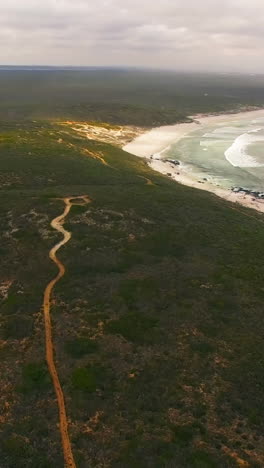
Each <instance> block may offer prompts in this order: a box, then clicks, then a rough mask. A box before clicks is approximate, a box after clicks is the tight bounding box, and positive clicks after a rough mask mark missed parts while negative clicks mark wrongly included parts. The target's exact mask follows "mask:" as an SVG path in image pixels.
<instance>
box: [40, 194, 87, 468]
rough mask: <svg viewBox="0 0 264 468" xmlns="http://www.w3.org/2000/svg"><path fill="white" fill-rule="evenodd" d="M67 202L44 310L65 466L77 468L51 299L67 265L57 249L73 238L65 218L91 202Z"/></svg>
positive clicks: (58, 227) (52, 252)
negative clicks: (56, 354)
mask: <svg viewBox="0 0 264 468" xmlns="http://www.w3.org/2000/svg"><path fill="white" fill-rule="evenodd" d="M74 200H79V202H78V201H77V203H73V202H72V201H74ZM63 201H64V203H65V209H64V212H63V213H62V214H61V215H60V216H58V217H57V218H54V219H53V220H52V222H51V226H52V227H53V229H56V231H59V232H60V233H61V234H62V235H63V239H62V240H61V241H60V242H58V243H57V244H56V245H55V246H54V247H53V248H52V249H51V250H50V252H49V257H50V259H51V260H52V261H53V262H54V263H55V264H56V265H57V267H58V269H59V272H58V274H57V276H56V277H55V278H54V279H53V280H52V281H50V283H49V284H48V285H47V287H46V289H45V292H44V302H43V311H44V321H45V335H46V360H47V364H48V368H49V372H50V375H51V378H52V382H53V386H54V390H55V393H56V397H57V402H58V410H59V421H60V433H61V440H62V446H63V454H64V463H65V468H76V465H75V461H74V457H73V454H72V449H71V443H70V438H69V433H68V420H67V413H66V408H65V400H64V394H63V390H62V387H61V384H60V380H59V376H58V372H57V369H56V364H55V360H54V347H53V341H52V324H51V316H50V299H51V293H52V290H53V288H54V286H55V285H56V283H57V282H58V281H59V280H60V279H61V278H62V276H63V275H64V273H65V266H64V265H63V263H61V261H60V260H59V259H58V258H57V256H56V253H57V251H58V250H59V249H60V248H61V247H62V246H63V245H65V244H66V243H67V242H68V241H69V240H70V238H71V233H70V232H68V231H66V230H65V229H64V227H63V223H64V220H65V218H66V216H67V215H68V214H69V212H70V209H71V207H72V205H74V204H78V205H82V204H86V203H90V200H89V198H88V197H87V196H86V195H84V196H80V197H69V198H63Z"/></svg>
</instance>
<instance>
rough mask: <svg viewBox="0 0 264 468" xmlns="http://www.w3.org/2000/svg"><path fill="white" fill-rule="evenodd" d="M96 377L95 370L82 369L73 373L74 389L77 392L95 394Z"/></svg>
mask: <svg viewBox="0 0 264 468" xmlns="http://www.w3.org/2000/svg"><path fill="white" fill-rule="evenodd" d="M96 383H97V382H96V375H95V372H94V371H93V369H91V368H85V367H80V368H78V369H75V370H74V371H73V373H72V387H73V388H74V389H75V390H82V391H84V392H89V393H90V392H94V391H95V390H96Z"/></svg>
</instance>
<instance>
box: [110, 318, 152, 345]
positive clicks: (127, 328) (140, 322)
mask: <svg viewBox="0 0 264 468" xmlns="http://www.w3.org/2000/svg"><path fill="white" fill-rule="evenodd" d="M156 324H157V320H155V319H153V318H149V317H144V316H142V315H140V314H138V313H129V314H126V315H123V316H122V317H121V318H120V319H118V320H112V321H111V322H109V323H108V324H107V325H106V327H105V328H106V331H107V332H109V333H113V334H118V335H122V336H123V337H124V338H125V339H127V340H129V341H133V342H142V341H144V340H145V338H146V335H147V332H148V331H149V330H150V329H151V328H153V327H154V326H155V325H156Z"/></svg>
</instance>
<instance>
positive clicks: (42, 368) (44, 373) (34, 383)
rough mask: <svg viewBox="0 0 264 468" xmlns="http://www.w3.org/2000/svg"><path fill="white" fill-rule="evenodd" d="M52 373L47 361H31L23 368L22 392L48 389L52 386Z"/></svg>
mask: <svg viewBox="0 0 264 468" xmlns="http://www.w3.org/2000/svg"><path fill="white" fill-rule="evenodd" d="M50 383H51V381H50V375H49V373H48V369H47V366H46V363H43V362H42V363H39V362H31V363H29V364H26V365H25V366H24V367H23V370H22V385H21V387H20V390H21V391H22V392H25V393H27V392H34V391H43V390H47V388H48V387H49V386H50Z"/></svg>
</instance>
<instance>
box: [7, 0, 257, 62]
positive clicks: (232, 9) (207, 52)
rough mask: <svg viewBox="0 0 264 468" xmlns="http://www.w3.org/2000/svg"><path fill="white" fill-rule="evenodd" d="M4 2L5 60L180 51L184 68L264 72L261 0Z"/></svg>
mask: <svg viewBox="0 0 264 468" xmlns="http://www.w3.org/2000/svg"><path fill="white" fill-rule="evenodd" d="M1 2H3V4H2V5H1ZM0 6H1V16H0V62H1V63H10V64H11V63H13V64H15V63H17V64H19V63H21V64H22V63H30V64H32V63H35V64H58V65H59V64H69V65H71V64H72V65H79V64H80V65H93V64H94V65H138V66H140V65H144V66H154V67H159V66H160V67H166V68H168V67H169V68H171V67H173V63H177V68H179V61H177V58H178V59H179V60H180V64H181V67H182V68H183V69H185V68H187V69H192V68H193V69H194V68H196V69H198V68H201V69H205V68H206V69H212V70H213V69H224V70H225V69H226V70H231V71H264V65H263V66H262V67H263V69H262V70H261V69H260V68H259V67H260V66H261V58H262V54H263V49H264V34H263V21H264V3H263V0H261V1H260V0H202V2H198V1H197V0H162V1H161V0H160V1H156V2H154V1H153V0H97V1H95V2H90V1H88V0H75V1H72V0H46V1H44V2H40V0H23V2H22V1H21V0H9V1H8V3H7V1H6V0H0ZM58 57H59V60H60V62H58ZM172 58H173V61H172Z"/></svg>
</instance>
